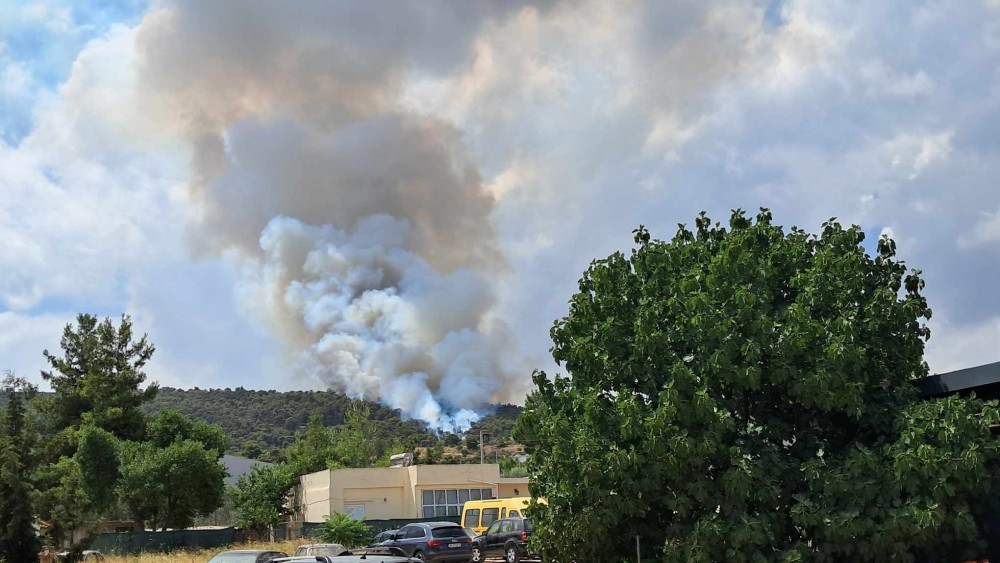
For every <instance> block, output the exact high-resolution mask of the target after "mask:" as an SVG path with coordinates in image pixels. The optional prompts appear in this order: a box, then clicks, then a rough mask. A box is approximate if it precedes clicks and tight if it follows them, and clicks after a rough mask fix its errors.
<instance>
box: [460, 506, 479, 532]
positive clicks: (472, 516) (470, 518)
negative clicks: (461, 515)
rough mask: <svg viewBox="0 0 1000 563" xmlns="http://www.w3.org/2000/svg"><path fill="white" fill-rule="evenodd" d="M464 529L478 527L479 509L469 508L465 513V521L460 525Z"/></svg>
mask: <svg viewBox="0 0 1000 563" xmlns="http://www.w3.org/2000/svg"><path fill="white" fill-rule="evenodd" d="M462 525H463V526H465V527H466V528H478V527H479V509H478V508H471V509H469V510H467V511H466V512H465V521H464V522H463V523H462Z"/></svg>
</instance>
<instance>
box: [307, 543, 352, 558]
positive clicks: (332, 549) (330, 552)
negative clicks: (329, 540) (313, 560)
mask: <svg viewBox="0 0 1000 563" xmlns="http://www.w3.org/2000/svg"><path fill="white" fill-rule="evenodd" d="M345 551H347V550H346V549H344V547H343V546H340V545H314V546H309V547H300V548H298V549H297V550H296V551H295V555H326V556H328V557H332V556H335V555H340V554H341V553H343V552H345Z"/></svg>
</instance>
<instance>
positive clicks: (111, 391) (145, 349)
mask: <svg viewBox="0 0 1000 563" xmlns="http://www.w3.org/2000/svg"><path fill="white" fill-rule="evenodd" d="M60 346H61V348H62V356H56V355H54V354H51V353H49V351H48V350H45V351H44V352H43V353H44V355H45V358H46V360H48V362H49V365H50V366H51V368H52V369H51V370H50V371H43V372H42V377H43V378H44V379H45V380H46V381H48V382H49V385H51V386H52V390H53V391H55V394H54V395H52V396H51V397H50V398H48V399H47V400H46V401H44V402H43V408H44V411H45V412H46V414H47V415H48V419H49V422H50V424H52V426H53V427H54V428H56V429H65V428H74V429H75V428H79V427H80V426H81V425H82V424H83V422H84V417H85V416H86V417H87V418H88V422H89V423H90V424H93V425H94V426H96V427H98V428H101V429H103V430H107V431H108V432H110V433H111V434H113V435H114V436H116V437H118V438H121V439H127V440H137V439H140V438H141V437H142V431H143V414H142V411H141V410H140V407H141V406H142V404H143V403H145V402H147V401H149V400H150V399H152V398H153V397H155V396H156V391H157V386H156V384H155V383H153V384H150V385H147V386H146V387H145V388H142V387H141V385H142V384H143V382H145V380H146V374H145V372H143V371H142V370H143V367H144V366H145V365H146V362H148V361H149V359H150V358H151V357H152V355H153V352H154V350H155V347H154V346H153V345H152V344H151V343H150V342H148V341H147V339H146V336H145V335H143V336H142V337H141V338H139V339H138V340H136V339H135V338H134V334H133V332H132V320H131V319H130V318H129V317H128V316H122V319H121V322H120V323H119V325H118V327H117V328H116V327H115V326H114V323H112V322H111V319H105V320H103V321H100V322H99V321H98V320H97V317H95V316H93V315H86V314H83V315H78V316H77V318H76V326H75V327H74V326H73V325H71V324H69V325H66V327H65V329H64V330H63V335H62V339H61V340H60Z"/></svg>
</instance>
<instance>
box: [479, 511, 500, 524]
mask: <svg viewBox="0 0 1000 563" xmlns="http://www.w3.org/2000/svg"><path fill="white" fill-rule="evenodd" d="M499 518H500V509H499V508H484V509H483V526H489V525H490V524H492V523H494V522H496V521H497V520H498V519H499Z"/></svg>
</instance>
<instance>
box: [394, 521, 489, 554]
mask: <svg viewBox="0 0 1000 563" xmlns="http://www.w3.org/2000/svg"><path fill="white" fill-rule="evenodd" d="M382 545H384V546H391V547H398V548H400V549H402V550H403V553H404V554H406V556H408V557H412V558H414V559H416V560H418V561H463V562H464V561H468V560H469V556H470V555H471V554H472V539H471V538H469V536H468V535H466V533H465V530H463V529H462V527H461V526H459V525H458V524H455V523H454V522H420V523H418V524H407V525H406V526H403V527H402V528H400V529H399V531H398V532H396V533H395V534H393V535H392V541H389V542H386V543H384V544H382Z"/></svg>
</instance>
